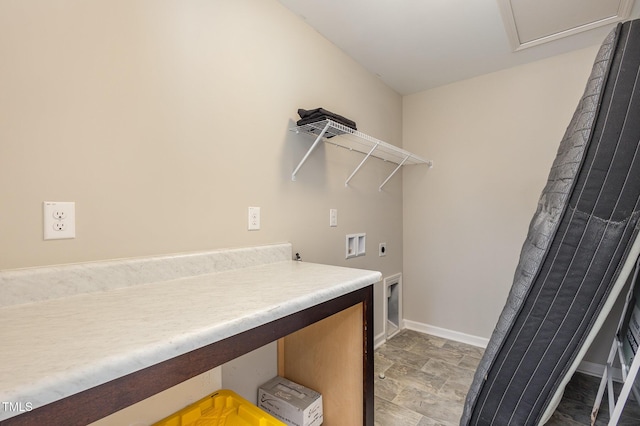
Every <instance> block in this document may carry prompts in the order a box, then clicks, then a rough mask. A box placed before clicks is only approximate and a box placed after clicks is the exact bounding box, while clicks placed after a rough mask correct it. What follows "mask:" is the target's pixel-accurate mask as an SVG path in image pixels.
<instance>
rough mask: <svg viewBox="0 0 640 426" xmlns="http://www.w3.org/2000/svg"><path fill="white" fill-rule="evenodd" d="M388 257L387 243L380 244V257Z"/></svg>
mask: <svg viewBox="0 0 640 426" xmlns="http://www.w3.org/2000/svg"><path fill="white" fill-rule="evenodd" d="M386 255H387V243H380V245H379V246H378V256H380V257H382V256H386Z"/></svg>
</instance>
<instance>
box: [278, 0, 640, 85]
mask: <svg viewBox="0 0 640 426" xmlns="http://www.w3.org/2000/svg"><path fill="white" fill-rule="evenodd" d="M279 1H280V2H281V3H282V4H283V5H284V6H285V7H287V8H288V9H290V10H291V11H292V12H294V13H295V14H297V15H299V16H300V17H301V18H302V19H304V20H305V21H306V22H307V23H308V24H309V25H311V26H312V27H313V28H315V29H316V30H317V31H318V32H319V33H320V34H322V35H323V36H324V37H325V38H327V39H329V40H330V41H331V42H333V43H334V44H335V45H337V46H338V47H339V48H341V49H342V50H343V51H344V52H345V53H347V54H348V55H349V56H351V57H352V58H353V59H354V60H356V61H357V62H359V63H360V64H361V65H362V66H364V67H365V68H366V69H367V70H369V71H370V72H372V73H374V74H376V75H378V76H379V77H380V79H382V81H384V82H385V83H386V84H387V85H389V86H390V87H392V88H393V89H394V90H396V91H397V92H398V93H400V94H402V95H406V94H411V93H416V92H420V91H422V90H426V89H430V88H433V87H437V86H441V85H444V84H448V83H452V82H454V81H459V80H464V79H467V78H471V77H474V76H477V75H481V74H486V73H488V72H492V71H497V70H499V69H504V68H508V67H512V66H515V65H520V64H523V63H527V62H531V61H535V60H538V59H542V58H546V57H549V56H553V55H557V54H561V53H566V52H569V51H571V50H575V49H580V48H583V47H587V46H593V45H599V44H600V43H601V42H602V40H604V38H605V36H606V35H607V33H608V32H609V31H610V30H611V28H613V26H614V25H615V24H611V23H610V24H607V25H604V26H600V27H598V28H593V29H589V30H587V31H584V32H580V33H578V34H573V35H568V36H567V37H562V38H559V39H556V40H552V41H549V42H545V43H541V44H538V45H535V44H536V43H531V44H534V46H532V47H528V48H522V47H523V46H522V45H523V44H526V42H530V41H531V40H532V39H534V41H535V39H536V37H538V35H537V34H538V33H539V34H546V35H547V36H548V35H549V32H550V31H551V32H557V31H564V30H565V29H566V30H570V29H571V28H574V27H576V26H580V25H581V24H582V21H583V20H587V21H590V22H593V20H599V19H602V20H603V23H604V22H606V21H605V20H604V19H605V18H606V16H605V15H607V14H611V13H612V11H614V12H615V10H616V8H617V6H616V5H617V4H618V3H622V4H624V3H625V1H627V0H571V1H569V0H553V1H548V0H547V1H541V0H279ZM589 3H591V6H589ZM505 4H507V5H508V6H510V7H511V9H512V12H513V13H512V14H513V15H514V16H515V18H516V21H517V22H516V24H515V25H516V26H517V30H518V31H516V33H517V32H520V33H521V34H520V37H521V38H522V37H524V38H525V40H521V41H520V50H517V51H514V50H513V48H514V47H516V46H517V43H516V46H514V45H513V42H510V39H509V37H508V34H509V32H510V31H511V32H512V33H513V31H512V30H513V28H512V29H511V30H510V29H509V25H508V24H507V26H505V23H504V21H503V19H502V15H501V10H500V8H501V7H502V8H503V13H504V11H505ZM567 4H570V5H571V6H572V7H570V8H568V7H567ZM577 4H579V5H580V7H579V8H578V7H574V6H573V5H577ZM507 9H508V8H507ZM552 9H553V10H552ZM516 12H517V13H516ZM638 17H640V2H636V4H635V5H634V6H633V8H632V10H631V14H630V17H629V18H628V19H634V18H638ZM563 23H564V25H565V26H564V27H563ZM584 23H588V22H584ZM566 33H567V34H571V31H566ZM551 38H553V37H551ZM545 40H546V39H545ZM531 44H529V45H531ZM524 47H527V46H524Z"/></svg>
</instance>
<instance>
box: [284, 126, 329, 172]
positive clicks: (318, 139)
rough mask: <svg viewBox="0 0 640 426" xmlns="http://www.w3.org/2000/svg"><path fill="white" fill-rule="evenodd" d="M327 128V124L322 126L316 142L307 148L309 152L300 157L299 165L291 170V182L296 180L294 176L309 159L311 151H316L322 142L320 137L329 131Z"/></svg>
mask: <svg viewBox="0 0 640 426" xmlns="http://www.w3.org/2000/svg"><path fill="white" fill-rule="evenodd" d="M329 126H330V123H327V124H326V125H325V126H324V129H322V131H321V132H320V134H319V135H318V137H317V138H316V140H315V141H314V142H313V145H311V148H309V150H308V151H307V153H306V154H305V155H304V157H302V160H300V163H298V166H297V167H296V168H295V169H294V170H293V173H291V180H293V181H295V180H296V174H297V173H298V170H300V167H302V165H303V164H304V163H305V162H306V161H307V158H309V155H311V153H312V152H313V150H314V149H316V147H317V146H318V144H319V143H320V141H321V140H322V137H323V136H324V134H325V133H326V132H327V130H329Z"/></svg>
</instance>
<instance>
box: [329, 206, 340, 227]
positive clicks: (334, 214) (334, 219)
mask: <svg viewBox="0 0 640 426" xmlns="http://www.w3.org/2000/svg"><path fill="white" fill-rule="evenodd" d="M329 226H331V227H336V226H338V209H329Z"/></svg>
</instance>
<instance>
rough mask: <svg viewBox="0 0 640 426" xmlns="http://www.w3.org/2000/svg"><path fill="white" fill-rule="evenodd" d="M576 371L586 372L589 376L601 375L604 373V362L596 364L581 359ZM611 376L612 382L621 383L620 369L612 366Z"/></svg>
mask: <svg viewBox="0 0 640 426" xmlns="http://www.w3.org/2000/svg"><path fill="white" fill-rule="evenodd" d="M576 371H578V372H580V373H583V374H588V375H590V376H595V377H602V375H603V374H604V364H598V363H595V362H590V361H581V362H580V365H578V368H577V369H576ZM612 378H613V381H614V382H620V383H622V382H623V380H622V370H621V369H619V368H614V369H613V371H612Z"/></svg>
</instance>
